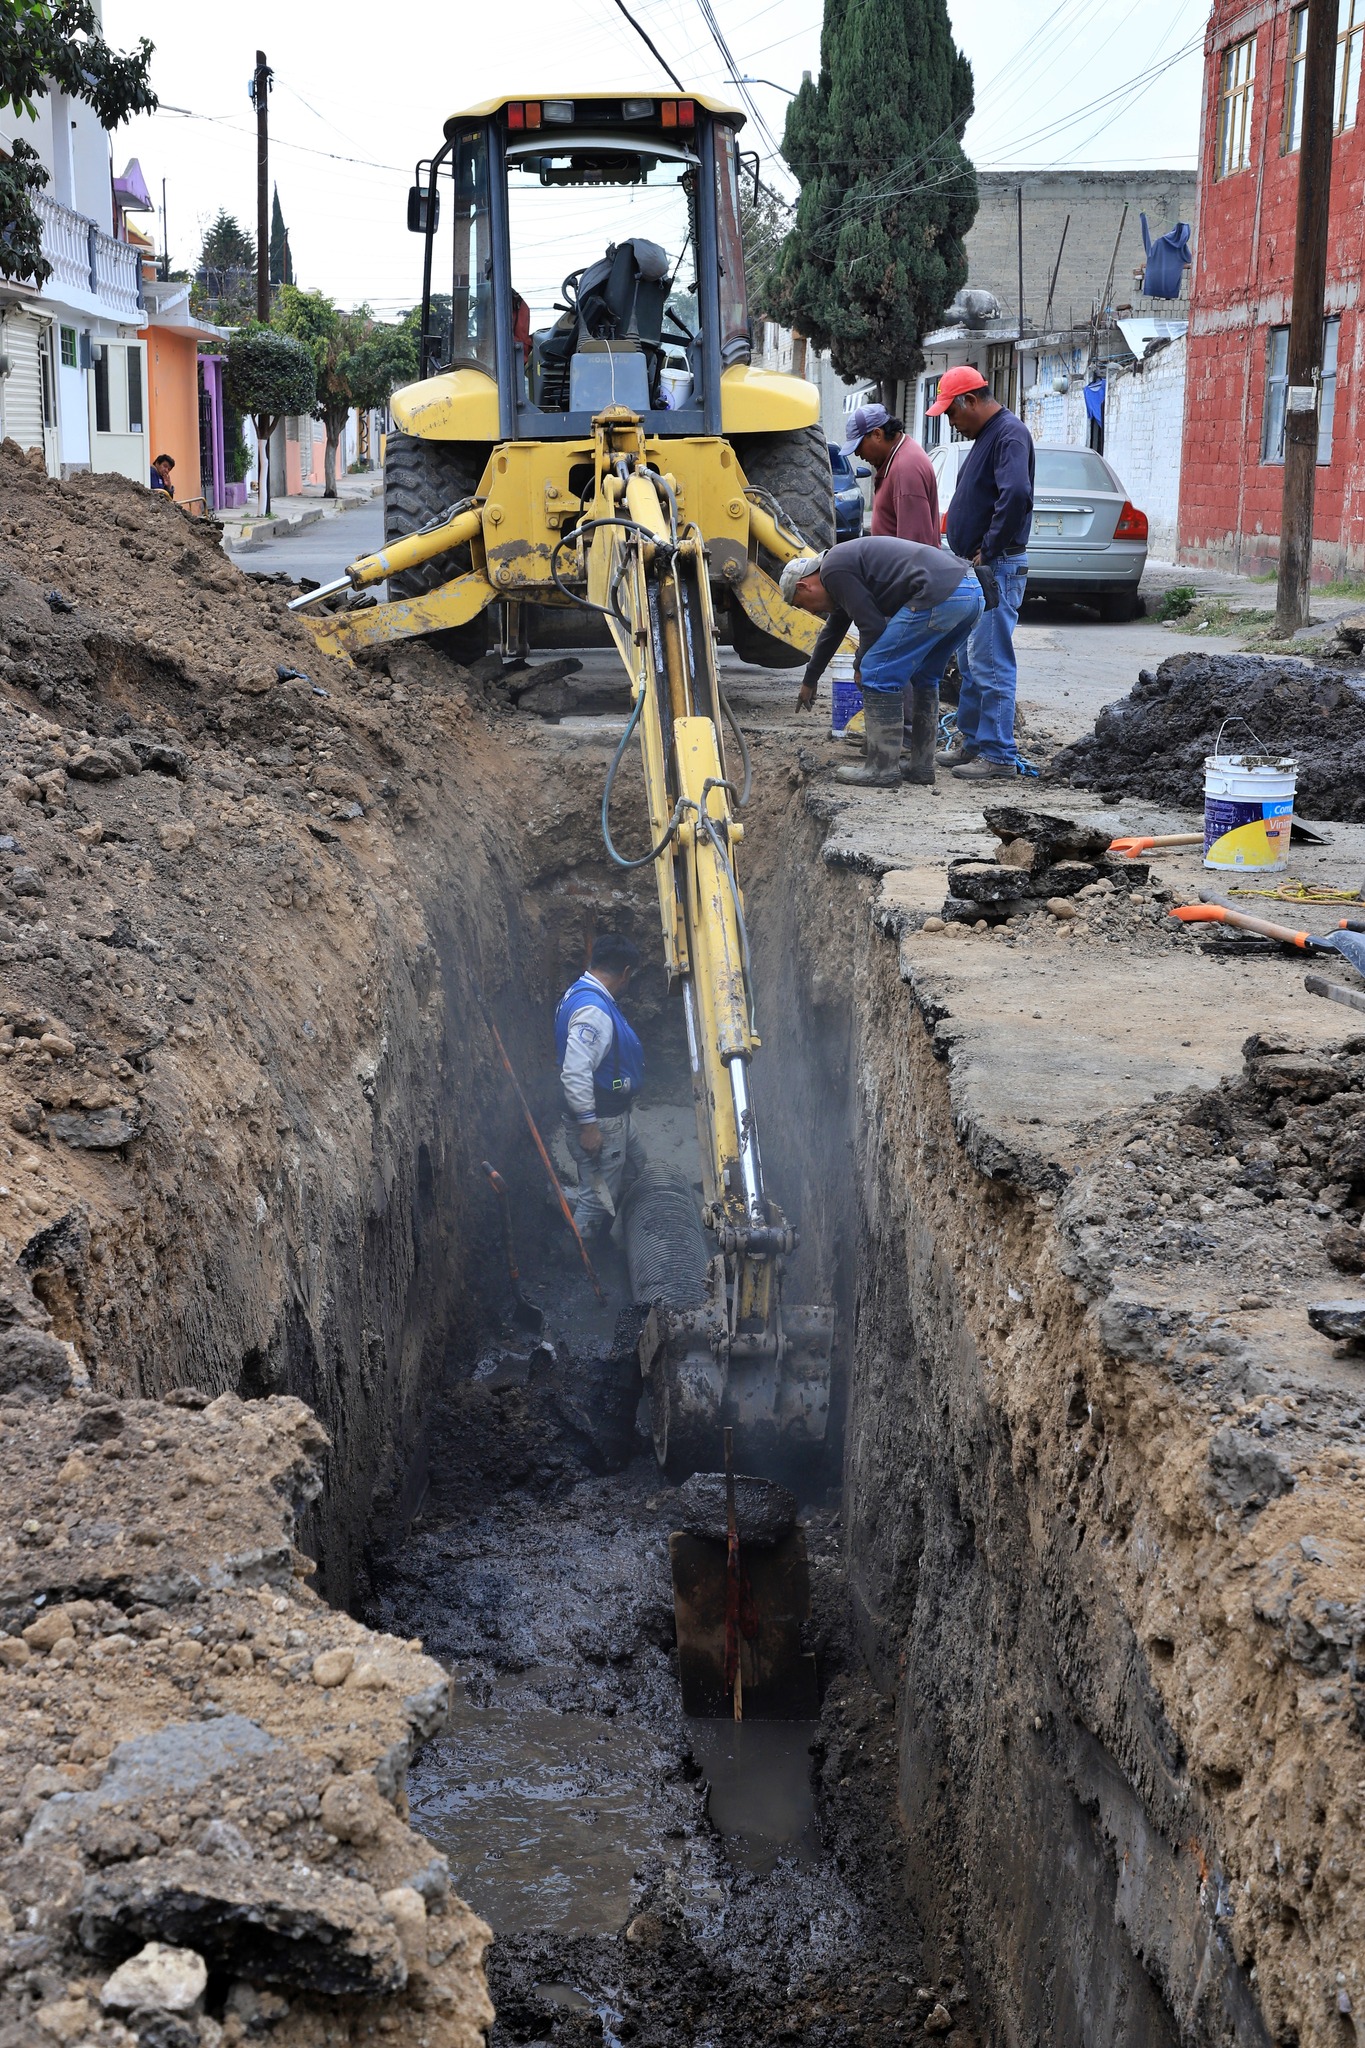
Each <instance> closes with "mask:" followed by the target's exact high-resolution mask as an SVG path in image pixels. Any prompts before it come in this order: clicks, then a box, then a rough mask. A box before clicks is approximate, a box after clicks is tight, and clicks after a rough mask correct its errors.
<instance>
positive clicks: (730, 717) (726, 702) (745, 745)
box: [716, 677, 754, 811]
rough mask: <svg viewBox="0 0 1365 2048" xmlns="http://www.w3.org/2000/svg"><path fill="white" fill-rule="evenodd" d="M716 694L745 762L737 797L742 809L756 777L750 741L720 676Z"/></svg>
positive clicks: (717, 679) (739, 806) (736, 800)
mask: <svg viewBox="0 0 1365 2048" xmlns="http://www.w3.org/2000/svg"><path fill="white" fill-rule="evenodd" d="M716 694H717V695H718V696H719V698H720V708H721V710H722V711H723V712H724V713H725V722H726V724H727V725H728V726H729V728H730V730H731V732H732V733H733V734H734V736H735V740H736V743H737V745H738V747H739V758H740V760H741V761H742V762H743V764H744V786H743V788H742V789H741V790H740V792H739V795H738V796H737V797H736V799H735V803H736V805H737V807H738V809H740V810H741V811H742V810H743V809H744V806H745V804H747V803H748V801H749V790H750V788H751V786H752V784H753V779H754V769H753V763H752V761H751V760H750V759H749V742H748V741H747V740H746V739H745V737H744V734H743V733H742V732H741V730H740V724H739V720H738V719H737V718H736V717H735V714H734V712H733V711H732V710H731V709H730V699H729V698H728V697H727V696H726V694H725V692H724V690H723V689H722V688H721V686H720V678H719V677H717V678H716Z"/></svg>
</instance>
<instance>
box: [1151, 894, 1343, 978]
mask: <svg viewBox="0 0 1365 2048" xmlns="http://www.w3.org/2000/svg"><path fill="white" fill-rule="evenodd" d="M1171 916H1172V917H1178V918H1179V920H1180V922H1181V923H1182V924H1230V925H1232V926H1233V927H1234V929H1235V930H1237V931H1239V932H1259V933H1260V935H1261V937H1262V938H1263V939H1279V940H1280V941H1281V942H1282V943H1283V944H1284V945H1286V946H1297V947H1298V948H1299V951H1300V952H1302V953H1340V955H1341V957H1342V959H1343V960H1346V961H1349V963H1350V965H1351V966H1352V967H1354V968H1355V970H1356V973H1357V974H1359V975H1362V976H1365V934H1362V933H1359V932H1353V931H1351V930H1349V929H1347V928H1346V927H1345V922H1344V921H1343V925H1342V927H1341V928H1339V929H1338V930H1337V931H1334V932H1328V933H1327V934H1326V935H1325V936H1324V937H1323V938H1315V937H1314V935H1313V933H1312V932H1296V931H1292V930H1291V929H1290V927H1289V926H1288V925H1287V924H1272V923H1271V921H1270V919H1269V918H1268V917H1252V916H1251V914H1250V912H1249V911H1245V910H1230V909H1229V908H1228V907H1227V905H1226V904H1223V903H1186V904H1182V905H1181V906H1180V908H1179V909H1176V910H1173V911H1172V912H1171Z"/></svg>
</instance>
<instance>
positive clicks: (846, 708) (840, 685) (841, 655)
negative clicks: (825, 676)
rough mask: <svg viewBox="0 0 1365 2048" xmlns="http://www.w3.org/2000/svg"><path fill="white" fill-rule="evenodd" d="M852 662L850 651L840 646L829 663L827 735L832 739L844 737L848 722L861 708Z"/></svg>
mask: <svg viewBox="0 0 1365 2048" xmlns="http://www.w3.org/2000/svg"><path fill="white" fill-rule="evenodd" d="M853 662H854V656H853V654H852V652H851V651H848V652H846V651H845V650H844V649H843V648H840V650H839V652H838V653H837V654H836V655H835V656H834V659H833V660H832V661H831V662H830V665H829V676H830V687H831V695H832V698H833V704H832V708H831V711H830V720H829V736H830V738H831V739H832V740H841V739H842V738H843V737H844V734H845V733H846V731H847V730H848V727H849V724H850V723H851V721H852V720H853V719H854V718H856V717H857V716H858V713H859V712H860V711H861V710H862V708H863V693H862V691H861V690H860V689H859V688H858V685H857V684H856V683H855V682H854V680H853Z"/></svg>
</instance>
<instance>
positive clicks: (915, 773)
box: [901, 686, 938, 789]
mask: <svg viewBox="0 0 1365 2048" xmlns="http://www.w3.org/2000/svg"><path fill="white" fill-rule="evenodd" d="M909 738H910V744H909V746H908V747H907V748H906V749H905V751H904V752H903V753H902V755H901V780H902V781H903V782H917V783H923V784H924V785H925V786H926V787H927V788H929V789H932V788H933V786H934V743H935V741H936V740H937V739H938V688H937V686H935V687H934V688H933V689H932V690H916V691H915V692H914V702H913V704H912V705H911V709H910V734H909Z"/></svg>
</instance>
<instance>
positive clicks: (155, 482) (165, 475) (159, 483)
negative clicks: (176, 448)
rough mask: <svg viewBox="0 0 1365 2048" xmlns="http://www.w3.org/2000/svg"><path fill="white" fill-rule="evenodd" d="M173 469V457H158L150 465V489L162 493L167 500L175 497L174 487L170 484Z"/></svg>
mask: <svg viewBox="0 0 1365 2048" xmlns="http://www.w3.org/2000/svg"><path fill="white" fill-rule="evenodd" d="M174 468H175V457H174V456H173V455H158V456H157V458H156V460H155V462H154V463H153V464H152V489H153V490H154V491H164V492H165V493H166V496H167V497H168V498H173V497H174V496H175V485H174V484H173V483H172V482H171V471H172V470H173V469H174Z"/></svg>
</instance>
